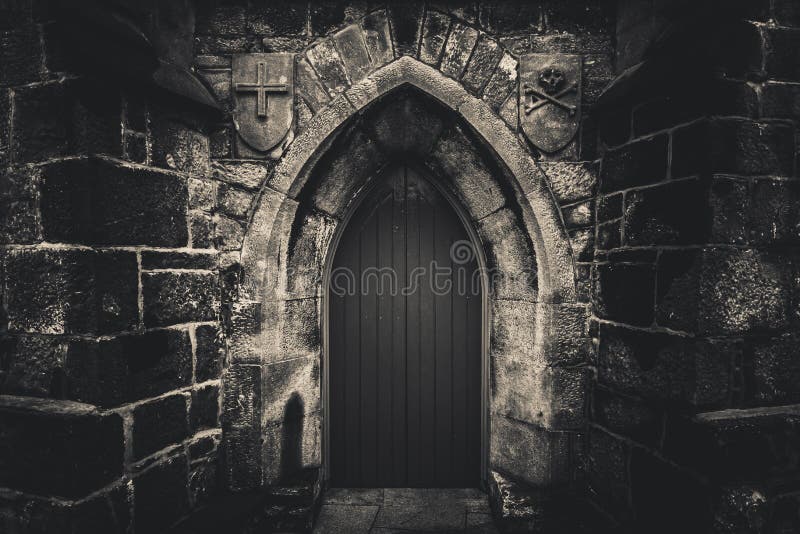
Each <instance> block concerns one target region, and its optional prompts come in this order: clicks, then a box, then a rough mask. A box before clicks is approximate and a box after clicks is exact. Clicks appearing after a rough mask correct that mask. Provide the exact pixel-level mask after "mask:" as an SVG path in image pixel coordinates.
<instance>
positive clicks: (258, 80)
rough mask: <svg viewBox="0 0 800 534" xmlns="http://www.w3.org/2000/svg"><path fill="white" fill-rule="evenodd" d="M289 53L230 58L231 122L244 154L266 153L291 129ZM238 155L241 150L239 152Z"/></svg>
mask: <svg viewBox="0 0 800 534" xmlns="http://www.w3.org/2000/svg"><path fill="white" fill-rule="evenodd" d="M293 68H294V64H293V58H292V54H241V55H237V56H234V57H233V62H232V64H231V78H232V89H233V98H234V102H235V104H236V107H235V109H234V112H233V120H234V124H235V126H236V131H237V133H238V134H239V141H240V142H241V141H243V142H244V143H245V144H246V146H247V148H249V149H250V150H247V152H251V151H255V152H263V153H265V152H268V151H270V150H272V149H273V148H275V147H276V146H277V145H278V144H279V143H280V142H281V141H283V139H284V138H285V137H286V134H287V133H288V132H289V130H290V129H291V127H292V119H293V116H294V113H293V111H294V86H293V76H292V74H293ZM240 152H241V150H240Z"/></svg>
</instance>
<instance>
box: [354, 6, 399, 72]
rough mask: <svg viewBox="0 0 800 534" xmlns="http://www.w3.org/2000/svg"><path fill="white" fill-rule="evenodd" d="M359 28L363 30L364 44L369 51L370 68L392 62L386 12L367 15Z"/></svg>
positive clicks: (392, 53)
mask: <svg viewBox="0 0 800 534" xmlns="http://www.w3.org/2000/svg"><path fill="white" fill-rule="evenodd" d="M361 27H362V28H363V30H364V42H365V43H366V45H367V50H369V54H370V59H371V60H372V66H373V67H375V68H377V67H380V66H382V65H385V64H386V63H388V62H390V61H391V60H393V59H394V51H393V48H392V38H391V36H390V34H389V23H388V21H387V18H386V11H384V10H381V11H373V12H371V13H369V14H368V15H367V16H366V17H364V20H362V21H361Z"/></svg>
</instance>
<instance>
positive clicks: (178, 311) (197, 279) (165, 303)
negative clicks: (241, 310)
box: [142, 272, 219, 326]
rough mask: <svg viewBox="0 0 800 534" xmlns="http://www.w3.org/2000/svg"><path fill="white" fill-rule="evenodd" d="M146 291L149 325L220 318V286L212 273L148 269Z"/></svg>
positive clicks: (145, 283)
mask: <svg viewBox="0 0 800 534" xmlns="http://www.w3.org/2000/svg"><path fill="white" fill-rule="evenodd" d="M142 294H143V298H144V322H145V325H147V326H167V325H171V324H177V323H189V322H201V321H213V320H215V319H216V318H217V309H218V307H219V287H218V285H217V278H216V276H215V275H214V274H212V273H204V272H146V273H143V274H142Z"/></svg>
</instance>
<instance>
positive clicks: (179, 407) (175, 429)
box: [133, 393, 189, 460]
mask: <svg viewBox="0 0 800 534" xmlns="http://www.w3.org/2000/svg"><path fill="white" fill-rule="evenodd" d="M188 435H189V419H188V412H187V406H186V395H185V394H182V393H180V394H177V395H170V396H168V397H163V398H161V399H158V400H155V401H152V402H148V403H146V404H140V405H139V406H137V407H136V408H135V409H134V410H133V456H134V459H136V460H140V459H142V458H144V457H145V456H149V455H151V454H153V453H154V452H156V451H160V450H161V449H163V448H165V447H167V446H169V445H173V444H175V443H180V442H181V441H183V440H184V439H186V437H188Z"/></svg>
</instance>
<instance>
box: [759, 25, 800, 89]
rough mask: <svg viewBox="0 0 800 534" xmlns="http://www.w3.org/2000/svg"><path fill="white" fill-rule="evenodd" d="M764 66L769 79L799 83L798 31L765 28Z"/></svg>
mask: <svg viewBox="0 0 800 534" xmlns="http://www.w3.org/2000/svg"><path fill="white" fill-rule="evenodd" d="M765 32H766V42H767V47H766V50H767V55H766V59H765V66H766V70H767V73H768V74H769V77H770V78H773V79H777V80H786V81H791V82H797V81H800V54H798V50H800V29H797V28H767V29H766V30H765Z"/></svg>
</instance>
